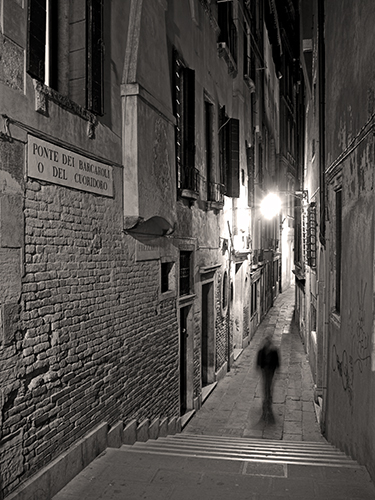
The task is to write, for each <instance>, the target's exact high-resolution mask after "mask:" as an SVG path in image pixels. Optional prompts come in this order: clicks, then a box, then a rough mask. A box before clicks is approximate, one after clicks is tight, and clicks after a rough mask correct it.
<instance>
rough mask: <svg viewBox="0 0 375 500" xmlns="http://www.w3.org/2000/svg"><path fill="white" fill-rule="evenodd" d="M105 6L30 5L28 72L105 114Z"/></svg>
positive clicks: (51, 0)
mask: <svg viewBox="0 0 375 500" xmlns="http://www.w3.org/2000/svg"><path fill="white" fill-rule="evenodd" d="M103 47H104V43H103V0H76V1H75V2H74V5H73V2H65V1H62V0H29V4H28V45H27V72H28V73H29V75H30V76H32V77H33V78H35V79H36V80H39V81H40V82H42V83H44V84H45V85H47V86H48V87H51V88H52V89H54V90H56V91H58V92H59V93H61V94H63V95H67V96H68V97H69V98H70V99H72V100H73V101H75V102H76V103H77V104H79V105H81V106H83V107H86V108H87V109H89V110H90V111H92V112H93V113H96V114H99V115H101V114H103Z"/></svg>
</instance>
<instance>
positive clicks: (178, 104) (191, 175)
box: [173, 51, 198, 191]
mask: <svg viewBox="0 0 375 500" xmlns="http://www.w3.org/2000/svg"><path fill="white" fill-rule="evenodd" d="M173 86H174V113H175V117H176V165H177V186H178V188H179V189H188V190H191V191H198V171H197V169H196V168H195V71H194V70H192V69H190V68H187V67H186V66H185V65H184V63H183V61H182V59H181V57H180V56H179V55H178V52H177V51H174V81H173Z"/></svg>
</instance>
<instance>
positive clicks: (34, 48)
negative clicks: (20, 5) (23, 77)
mask: <svg viewBox="0 0 375 500" xmlns="http://www.w3.org/2000/svg"><path fill="white" fill-rule="evenodd" d="M45 52H46V0H29V8H28V44H27V72H28V73H29V75H30V76H32V77H33V78H36V79H37V80H40V81H41V82H44V71H45Z"/></svg>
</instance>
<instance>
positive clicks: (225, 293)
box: [221, 270, 228, 315]
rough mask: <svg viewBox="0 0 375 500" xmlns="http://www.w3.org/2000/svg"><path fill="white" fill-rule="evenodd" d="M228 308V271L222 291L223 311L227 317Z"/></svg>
mask: <svg viewBox="0 0 375 500" xmlns="http://www.w3.org/2000/svg"><path fill="white" fill-rule="evenodd" d="M227 307H228V271H226V270H225V271H224V274H223V282H222V289H221V311H222V314H223V315H225V314H226V312H227Z"/></svg>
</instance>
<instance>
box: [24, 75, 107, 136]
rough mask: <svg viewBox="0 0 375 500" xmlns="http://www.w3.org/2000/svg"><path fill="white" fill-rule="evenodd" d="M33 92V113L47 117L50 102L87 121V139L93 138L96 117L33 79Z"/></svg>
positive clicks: (96, 122)
mask: <svg viewBox="0 0 375 500" xmlns="http://www.w3.org/2000/svg"><path fill="white" fill-rule="evenodd" d="M33 84H34V90H35V111H37V112H38V113H40V114H42V115H44V116H49V115H48V102H49V101H52V102H54V103H55V104H57V105H58V106H60V107H61V108H63V109H65V110H66V111H69V112H70V113H72V114H74V115H77V116H79V117H80V118H83V119H84V120H86V121H87V137H88V138H89V139H94V138H95V127H96V126H97V125H98V119H97V117H96V115H94V114H93V113H91V111H88V110H87V109H86V108H83V107H82V106H80V105H79V104H77V103H76V102H74V101H72V100H71V99H69V97H67V96H65V95H62V94H60V93H59V92H57V91H56V90H54V89H52V88H50V87H48V86H47V85H44V83H42V82H40V81H39V80H36V79H33Z"/></svg>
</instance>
